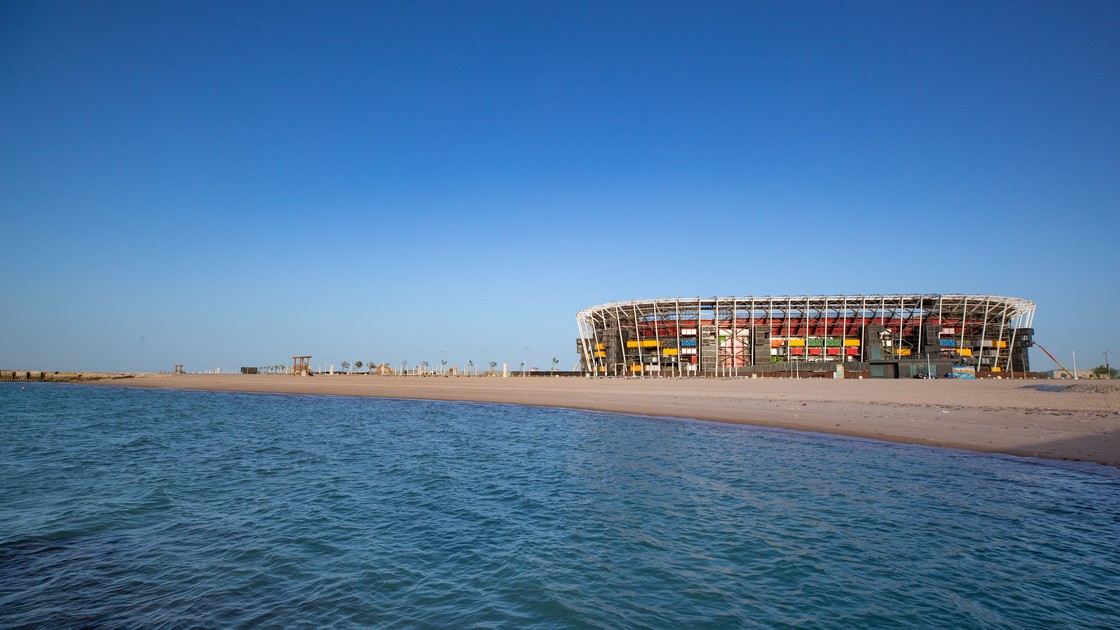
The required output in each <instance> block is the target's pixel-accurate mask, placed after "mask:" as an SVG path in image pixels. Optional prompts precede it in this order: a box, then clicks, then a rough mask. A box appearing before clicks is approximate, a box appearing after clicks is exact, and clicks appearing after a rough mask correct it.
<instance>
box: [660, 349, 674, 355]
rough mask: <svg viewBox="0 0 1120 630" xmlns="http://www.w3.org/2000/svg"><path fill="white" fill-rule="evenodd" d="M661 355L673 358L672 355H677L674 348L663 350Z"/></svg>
mask: <svg viewBox="0 0 1120 630" xmlns="http://www.w3.org/2000/svg"><path fill="white" fill-rule="evenodd" d="M662 354H664V355H665V356H673V355H675V354H677V349H676V348H665V351H664V352H663V353H662Z"/></svg>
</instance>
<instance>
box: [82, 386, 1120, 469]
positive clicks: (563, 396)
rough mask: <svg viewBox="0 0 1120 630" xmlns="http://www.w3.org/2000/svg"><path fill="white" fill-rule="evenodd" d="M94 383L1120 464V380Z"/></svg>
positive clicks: (1108, 464)
mask: <svg viewBox="0 0 1120 630" xmlns="http://www.w3.org/2000/svg"><path fill="white" fill-rule="evenodd" d="M91 383H92V384H95V385H102V386H118V387H119V386H123V387H144V388H159V389H180V390H197V391H228V392H246V393H274V394H311V395H335V396H359V397H375V398H401V399H417V400H443V401H463V402H481V403H511V404H521V405H530V406H541V407H561V408H570V409H584V410H588V411H604V412H613V413H623V414H633V415H643V416H654V417H673V418H690V419H698V420H707V421H714V422H725V423H734V424H748V425H756V426H765V427H774V428H782V429H790V430H795V431H809V432H815V433H825V434H833V435H844V436H850V437H859V438H869V439H875V440H882V441H887V442H896V443H904V444H920V445H924V446H934V447H948V448H957V449H965V450H971V451H978V452H989V453H1004V454H1009V455H1018V456H1025V457H1039V458H1045V459H1057V460H1072V461H1088V462H1096V463H1099V464H1104V465H1107V466H1114V467H1120V381H1078V382H1070V381H1030V380H977V381H953V380H872V379H865V380H827V379H728V380H720V379H588V378H572V377H568V378H548V377H541V376H537V377H532V378H516V377H511V378H499V377H477V376H476V377H462V376H460V377H438V376H429V377H418V376H406V377H401V376H370V375H365V374H349V375H340V374H336V375H322V374H321V375H317V376H313V377H299V376H284V375H242V374H229V375H224V374H223V375H203V374H177V375H170V374H158V375H157V374H138V375H134V376H133V377H131V378H117V379H113V380H105V381H91Z"/></svg>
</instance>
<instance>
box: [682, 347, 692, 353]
mask: <svg viewBox="0 0 1120 630" xmlns="http://www.w3.org/2000/svg"><path fill="white" fill-rule="evenodd" d="M681 354H696V348H681Z"/></svg>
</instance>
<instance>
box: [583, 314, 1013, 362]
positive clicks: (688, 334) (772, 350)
mask: <svg viewBox="0 0 1120 630" xmlns="http://www.w3.org/2000/svg"><path fill="white" fill-rule="evenodd" d="M1034 309H1035V305H1034V303H1033V302H1031V301H1028V300H1024V299H1020V298H1013V297H1001V296H995V295H941V294H909V295H799V296H788V295H787V296H762V297H712V298H663V299H652V300H632V301H628V302H611V303H609V304H602V305H600V306H593V307H591V308H588V309H584V310H583V311H580V312H579V313H578V314H577V315H576V322H577V325H578V327H579V339H577V342H576V350H577V352H578V353H579V356H580V369H581V370H582V371H583V372H584V373H586V374H591V375H599V376H663V377H668V376H709V377H726V376H744V375H752V374H753V375H760V376H777V375H786V374H791V375H792V374H795V373H796V374H802V373H806V374H810V373H823V372H832V373H835V374H839V375H843V374H844V373H845V372H847V374H848V376H852V375H866V376H868V377H881V378H910V377H922V376H934V377H944V376H948V375H950V374H951V373H952V372H953V371H954V368H957V369H967V370H968V371H969V372H971V373H975V374H978V375H984V374H987V373H1008V374H1010V375H1014V373H1016V372H1027V371H1029V370H1030V364H1029V361H1028V355H1027V349H1028V348H1029V347H1030V346H1031V345H1032V344H1033V329H1032V328H1031V326H1032V324H1033V320H1034ZM838 368H839V369H838Z"/></svg>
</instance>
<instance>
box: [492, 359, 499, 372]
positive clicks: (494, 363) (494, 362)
mask: <svg viewBox="0 0 1120 630" xmlns="http://www.w3.org/2000/svg"><path fill="white" fill-rule="evenodd" d="M496 367H498V362H497V361H491V362H490V371H491V372H493V371H494V368H496Z"/></svg>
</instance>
